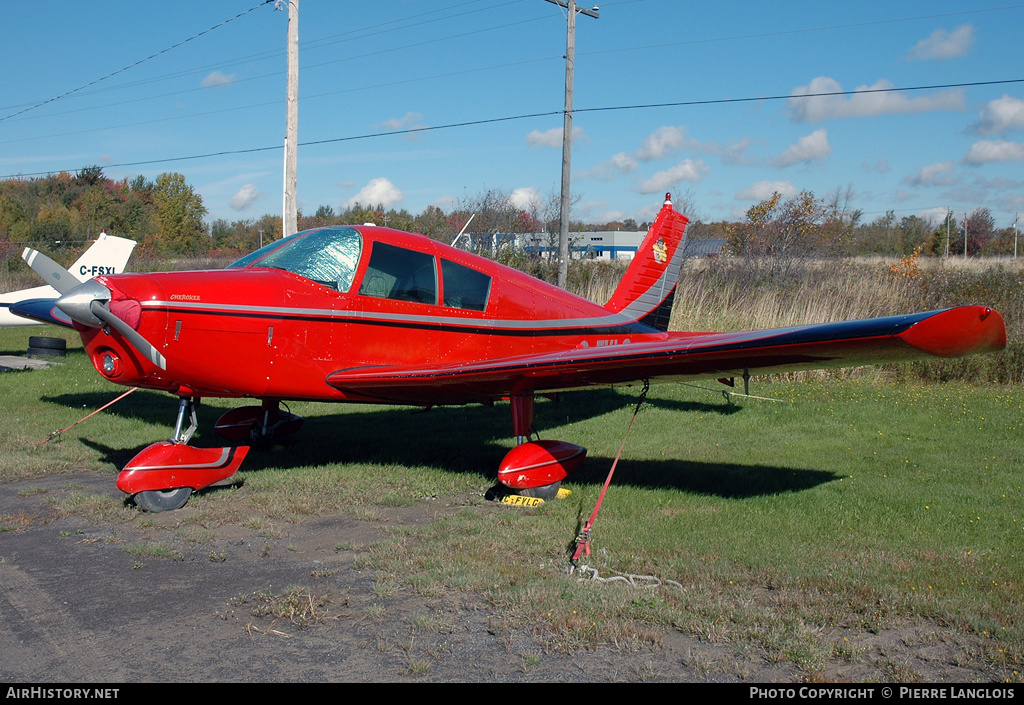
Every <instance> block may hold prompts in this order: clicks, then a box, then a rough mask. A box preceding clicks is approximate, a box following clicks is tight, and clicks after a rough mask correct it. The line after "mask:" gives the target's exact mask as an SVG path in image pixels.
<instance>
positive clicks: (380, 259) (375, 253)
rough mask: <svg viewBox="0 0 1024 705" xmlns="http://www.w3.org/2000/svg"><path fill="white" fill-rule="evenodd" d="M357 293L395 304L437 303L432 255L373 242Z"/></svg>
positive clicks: (435, 269)
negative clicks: (400, 302) (413, 302)
mask: <svg viewBox="0 0 1024 705" xmlns="http://www.w3.org/2000/svg"><path fill="white" fill-rule="evenodd" d="M359 293H360V294H362V295H364V296H376V297H378V298H382V299H395V300H396V301H415V302H417V303H421V304H437V267H436V266H435V265H434V256H433V255H428V254H426V253H424V252H417V251H415V250H407V249H405V248H404V247H395V246H394V245H388V244H386V243H383V242H375V243H373V249H371V250H370V263H369V265H368V266H367V268H366V275H365V276H364V277H363V285H362V286H361V287H360V289H359Z"/></svg>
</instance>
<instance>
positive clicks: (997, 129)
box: [971, 95, 1024, 135]
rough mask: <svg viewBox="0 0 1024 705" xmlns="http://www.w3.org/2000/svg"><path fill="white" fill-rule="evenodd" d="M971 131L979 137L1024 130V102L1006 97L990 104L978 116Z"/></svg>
mask: <svg viewBox="0 0 1024 705" xmlns="http://www.w3.org/2000/svg"><path fill="white" fill-rule="evenodd" d="M971 129H972V130H973V131H974V132H975V133H977V134H979V135H996V134H1001V133H1006V132H1009V131H1011V130H1024V100H1018V99H1017V98H1011V97H1010V96H1008V95H1004V96H1003V97H1002V98H999V99H998V100H993V101H991V102H989V103H988V104H987V105H986V106H985V107H984V108H982V109H981V113H979V115H978V122H976V123H974V124H973V125H971Z"/></svg>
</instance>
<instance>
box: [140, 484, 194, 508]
mask: <svg viewBox="0 0 1024 705" xmlns="http://www.w3.org/2000/svg"><path fill="white" fill-rule="evenodd" d="M191 495H192V488H191V487H179V488H178V489H176V490H146V491H145V492H139V493H138V494H137V495H134V496H133V497H132V501H133V502H135V506H137V507H139V508H140V509H145V510H146V511H147V512H169V511H172V510H174V509H181V508H182V507H184V506H185V502H187V501H188V498H189V497H190V496H191Z"/></svg>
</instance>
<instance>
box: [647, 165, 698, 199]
mask: <svg viewBox="0 0 1024 705" xmlns="http://www.w3.org/2000/svg"><path fill="white" fill-rule="evenodd" d="M707 173H708V168H707V167H706V166H704V162H702V161H700V160H699V159H698V160H697V161H693V160H692V159H684V160H683V161H681V162H679V163H678V164H676V165H675V166H674V167H672V168H671V169H666V170H664V171H659V172H658V173H657V174H655V175H654V176H652V177H651V178H649V179H648V180H647V181H644V182H643V183H641V184H640V185H639V186H637V188H636V190H637V191H638V192H639V193H657V192H658V191H667V190H670V189H672V188H673V187H674V186H675V185H676V184H678V183H679V182H680V181H689V182H690V183H696V182H698V181H700V180H701V179H702V178H704V175H705V174H707Z"/></svg>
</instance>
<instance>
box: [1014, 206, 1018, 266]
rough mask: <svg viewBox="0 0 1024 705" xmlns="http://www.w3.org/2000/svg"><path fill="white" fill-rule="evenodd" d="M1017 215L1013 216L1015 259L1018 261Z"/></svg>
mask: <svg viewBox="0 0 1024 705" xmlns="http://www.w3.org/2000/svg"><path fill="white" fill-rule="evenodd" d="M1017 215H1018V214H1017V213H1014V214H1013V258H1014V259H1017Z"/></svg>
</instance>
